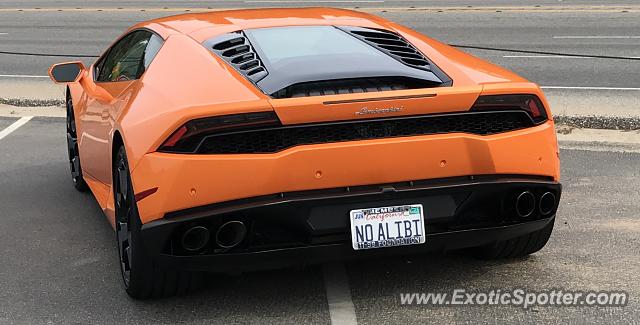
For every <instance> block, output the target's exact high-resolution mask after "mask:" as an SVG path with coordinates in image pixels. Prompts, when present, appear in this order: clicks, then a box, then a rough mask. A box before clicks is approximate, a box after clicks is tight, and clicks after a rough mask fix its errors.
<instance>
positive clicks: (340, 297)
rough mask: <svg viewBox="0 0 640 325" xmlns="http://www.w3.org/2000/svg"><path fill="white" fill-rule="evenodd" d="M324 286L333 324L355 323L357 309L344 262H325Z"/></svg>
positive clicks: (348, 324) (356, 322)
mask: <svg viewBox="0 0 640 325" xmlns="http://www.w3.org/2000/svg"><path fill="white" fill-rule="evenodd" d="M323 270H324V287H325V290H326V291H327V303H328V304H329V315H330V316H331V324H332V325H355V324H358V321H357V320H356V309H355V307H354V306H353V300H351V288H349V279H348V278H347V271H346V270H345V269H344V264H342V263H332V264H325V265H324V266H323Z"/></svg>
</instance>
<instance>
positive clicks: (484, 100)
mask: <svg viewBox="0 0 640 325" xmlns="http://www.w3.org/2000/svg"><path fill="white" fill-rule="evenodd" d="M471 110H472V111H504V110H521V111H525V112H527V114H529V116H530V117H531V119H532V120H533V121H534V122H535V123H536V124H538V123H542V122H544V121H546V120H547V113H546V110H545V109H544V106H543V105H542V102H541V101H540V98H538V96H536V95H531V94H518V95H483V96H480V97H478V99H477V100H476V102H475V104H473V107H471Z"/></svg>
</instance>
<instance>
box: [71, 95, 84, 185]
mask: <svg viewBox="0 0 640 325" xmlns="http://www.w3.org/2000/svg"><path fill="white" fill-rule="evenodd" d="M66 106H67V152H68V153H69V167H71V180H72V181H73V186H74V187H75V188H76V190H78V191H80V192H84V191H86V190H87V189H88V186H87V183H86V182H85V181H84V178H83V177H82V168H81V167H80V151H78V134H77V132H76V119H75V114H74V113H73V101H72V100H71V94H69V93H68V92H67V104H66Z"/></svg>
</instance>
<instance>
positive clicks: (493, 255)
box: [472, 218, 555, 259]
mask: <svg viewBox="0 0 640 325" xmlns="http://www.w3.org/2000/svg"><path fill="white" fill-rule="evenodd" d="M554 222H555V218H554V220H551V221H550V222H549V224H547V225H546V226H545V227H544V228H542V229H540V230H538V231H534V232H531V233H528V234H526V235H522V236H520V237H516V238H512V239H508V240H504V241H499V242H496V243H493V244H489V245H485V246H480V247H477V248H474V249H473V250H472V252H473V254H474V255H475V256H477V257H479V258H482V259H502V258H515V257H521V256H526V255H529V254H533V253H535V252H537V251H539V250H541V249H542V248H543V247H544V246H545V245H546V244H547V242H548V241H549V237H551V232H552V231H553V224H554Z"/></svg>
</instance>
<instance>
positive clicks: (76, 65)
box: [49, 61, 85, 83]
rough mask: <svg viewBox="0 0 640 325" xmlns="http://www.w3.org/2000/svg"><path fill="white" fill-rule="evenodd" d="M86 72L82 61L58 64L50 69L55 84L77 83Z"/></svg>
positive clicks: (50, 75)
mask: <svg viewBox="0 0 640 325" xmlns="http://www.w3.org/2000/svg"><path fill="white" fill-rule="evenodd" d="M84 71H85V67H84V64H82V62H80V61H75V62H65V63H58V64H54V65H52V66H51V69H49V77H50V78H51V80H53V82H55V83H67V82H76V81H78V80H79V79H80V77H81V76H82V73H83V72H84Z"/></svg>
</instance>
